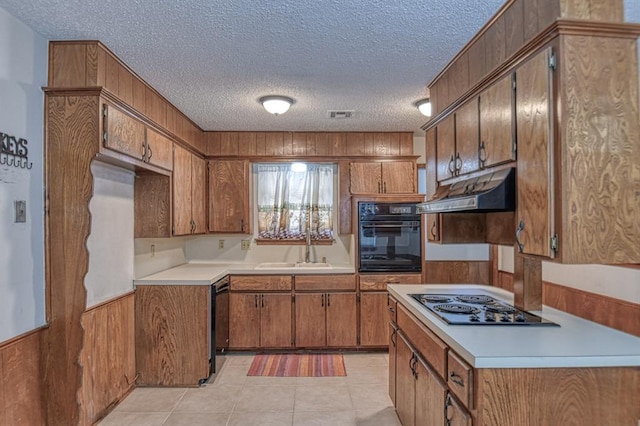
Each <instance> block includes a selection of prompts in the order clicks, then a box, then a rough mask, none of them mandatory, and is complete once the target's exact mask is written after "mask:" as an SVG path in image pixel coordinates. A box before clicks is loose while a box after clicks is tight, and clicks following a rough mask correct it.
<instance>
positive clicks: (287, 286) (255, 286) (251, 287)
mask: <svg viewBox="0 0 640 426" xmlns="http://www.w3.org/2000/svg"><path fill="white" fill-rule="evenodd" d="M291 281H292V280H291V275H241V276H232V277H231V290H247V291H275V290H291Z"/></svg>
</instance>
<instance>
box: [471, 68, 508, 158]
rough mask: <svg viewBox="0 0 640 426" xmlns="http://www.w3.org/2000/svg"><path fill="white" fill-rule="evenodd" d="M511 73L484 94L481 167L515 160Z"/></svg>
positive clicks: (481, 117) (482, 96)
mask: <svg viewBox="0 0 640 426" xmlns="http://www.w3.org/2000/svg"><path fill="white" fill-rule="evenodd" d="M512 99H513V83H512V76H511V74H510V75H508V76H507V77H504V78H503V79H502V80H500V81H499V82H497V83H496V84H494V85H493V86H491V87H489V88H488V89H487V90H485V91H484V92H482V94H481V95H480V151H479V152H478V155H479V158H480V167H482V168H484V167H491V166H494V165H496V164H500V163H505V162H508V161H512V160H515V151H514V149H513V107H512Z"/></svg>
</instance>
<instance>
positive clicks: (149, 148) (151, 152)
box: [147, 144, 153, 163]
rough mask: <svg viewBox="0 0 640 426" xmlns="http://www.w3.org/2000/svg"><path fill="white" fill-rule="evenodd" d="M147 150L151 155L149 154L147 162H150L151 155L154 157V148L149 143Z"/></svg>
mask: <svg viewBox="0 0 640 426" xmlns="http://www.w3.org/2000/svg"><path fill="white" fill-rule="evenodd" d="M147 151H148V153H149V155H148V156H147V163H148V162H149V161H151V157H153V150H152V149H151V147H150V146H149V144H147Z"/></svg>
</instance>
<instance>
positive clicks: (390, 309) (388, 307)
mask: <svg viewBox="0 0 640 426" xmlns="http://www.w3.org/2000/svg"><path fill="white" fill-rule="evenodd" d="M387 309H388V310H389V312H391V313H392V314H395V313H396V310H395V309H393V306H387Z"/></svg>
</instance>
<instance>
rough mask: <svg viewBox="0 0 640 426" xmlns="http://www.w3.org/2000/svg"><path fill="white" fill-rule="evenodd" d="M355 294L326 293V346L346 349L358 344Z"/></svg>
mask: <svg viewBox="0 0 640 426" xmlns="http://www.w3.org/2000/svg"><path fill="white" fill-rule="evenodd" d="M356 309H357V308H356V294H355V293H326V311H327V346H328V347H330V348H331V347H338V348H343V347H344V348H347V347H355V346H356V345H357V344H358V333H357V327H358V319H357V310H356Z"/></svg>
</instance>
